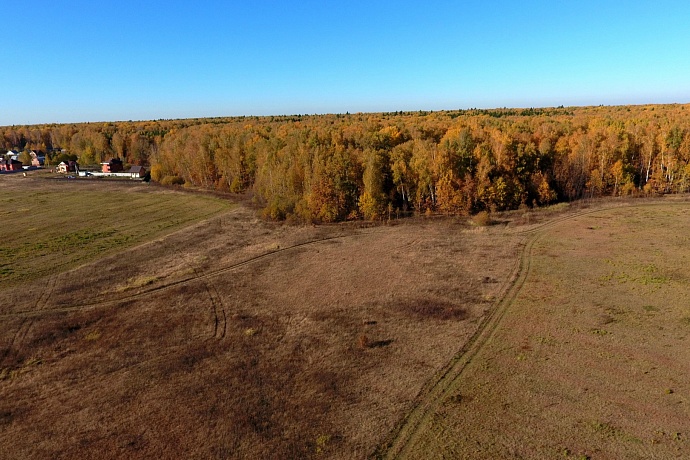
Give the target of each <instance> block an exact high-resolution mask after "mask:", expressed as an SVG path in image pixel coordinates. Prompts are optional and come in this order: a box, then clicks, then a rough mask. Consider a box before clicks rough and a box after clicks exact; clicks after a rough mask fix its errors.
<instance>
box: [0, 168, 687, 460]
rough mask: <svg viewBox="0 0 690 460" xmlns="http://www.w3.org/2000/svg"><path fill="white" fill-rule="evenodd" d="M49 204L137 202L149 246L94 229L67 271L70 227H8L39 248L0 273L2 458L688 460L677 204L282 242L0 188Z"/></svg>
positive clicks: (349, 231) (110, 188)
mask: <svg viewBox="0 0 690 460" xmlns="http://www.w3.org/2000/svg"><path fill="white" fill-rule="evenodd" d="M43 187H45V188H47V189H48V190H49V191H50V193H51V194H54V199H55V200H56V201H57V202H63V201H64V198H65V197H66V196H71V197H72V198H71V199H72V200H77V199H80V198H78V197H81V196H82V195H83V194H85V193H87V192H88V193H93V195H92V198H90V200H93V201H94V205H93V207H94V208H96V209H100V207H99V206H98V205H96V204H95V202H96V201H97V200H98V199H103V200H105V202H110V201H111V200H112V201H119V200H122V202H123V203H124V204H125V206H124V208H125V209H131V208H132V206H129V205H127V203H131V202H132V200H141V201H140V206H139V208H142V207H143V208H144V211H143V212H144V213H148V214H145V215H148V216H150V222H155V224H152V225H148V226H147V225H144V224H142V223H141V222H142V221H141V218H140V217H136V215H124V216H123V217H122V218H121V219H118V221H117V225H120V226H121V227H117V228H116V230H117V232H119V233H117V232H116V233H111V234H108V231H110V230H111V229H112V227H111V226H113V225H115V223H113V222H112V221H107V220H106V221H103V220H98V219H107V218H108V217H107V216H108V214H107V213H105V214H102V213H91V214H85V215H84V216H82V217H80V218H82V219H84V221H83V227H84V228H88V229H90V231H91V232H92V233H95V234H97V235H98V236H97V237H94V239H96V240H100V243H94V244H93V245H90V244H89V243H86V244H85V245H84V246H83V249H84V252H83V254H82V252H81V251H82V249H81V248H82V246H78V245H76V246H75V249H74V250H72V251H71V252H68V254H67V258H68V260H69V263H66V262H63V258H62V257H59V254H58V255H55V254H53V253H52V252H51V251H55V250H56V249H55V248H56V247H57V246H51V244H53V243H52V242H51V241H52V239H51V238H57V239H60V238H62V237H63V236H64V235H65V234H72V233H75V232H77V231H78V230H75V228H74V227H72V226H71V225H72V224H68V223H66V222H65V221H61V220H59V219H60V216H61V214H60V213H49V214H45V215H44V217H43V218H40V219H39V218H36V219H37V220H36V222H35V223H30V224H29V223H27V222H28V220H29V219H32V218H33V217H29V216H31V214H32V213H31V212H27V211H24V212H12V213H6V214H3V215H2V224H3V228H10V227H9V226H11V228H15V229H17V228H23V227H26V226H32V227H36V228H45V229H50V232H51V233H50V235H51V238H49V239H48V242H47V243H46V244H47V245H48V249H49V250H47V251H46V254H44V255H43V257H44V259H42V260H43V261H42V262H40V263H39V262H31V260H32V258H31V257H30V256H29V255H27V254H26V253H25V252H22V251H26V250H27V248H31V246H30V245H29V243H26V244H25V243H24V242H26V241H29V242H30V241H32V240H31V239H28V240H22V242H21V244H15V250H16V251H19V252H3V253H2V254H1V255H2V259H1V260H2V262H1V263H2V264H5V266H6V267H9V268H11V269H12V272H11V273H9V272H8V274H6V275H4V276H8V277H10V278H8V279H7V280H6V282H4V283H3V285H2V286H3V287H4V286H5V285H7V287H8V288H6V289H2V290H1V291H0V325H1V326H0V358H1V359H2V361H1V362H0V453H2V455H0V456H4V457H6V458H86V459H88V458H99V459H100V458H104V457H106V458H123V459H124V458H127V459H131V458H151V457H158V458H165V459H167V458H171V459H172V458H340V459H350V458H367V457H369V456H372V455H377V456H378V455H380V456H387V455H388V456H394V457H395V456H409V457H412V458H463V457H466V458H479V457H484V458H554V457H559V456H560V457H562V456H566V458H567V457H568V456H570V457H572V458H579V457H582V456H590V457H591V458H621V457H629V458H634V457H636V456H637V457H639V458H646V457H647V458H648V457H654V456H657V457H658V458H672V457H673V456H676V457H678V458H681V457H682V455H681V454H682V453H683V452H685V453H687V448H688V444H687V441H686V438H685V437H686V435H687V433H686V430H685V429H684V425H683V424H684V423H685V425H687V423H686V420H687V419H688V415H689V414H688V406H687V404H688V395H689V389H688V386H687V382H688V381H689V379H688V377H689V376H688V372H690V369H688V367H687V362H688V351H687V350H688V346H687V345H688V342H687V341H688V339H687V337H688V332H690V311H689V310H688V303H687V295H688V294H689V293H690V288H688V278H687V275H686V274H685V273H686V269H685V264H684V262H685V259H684V257H687V256H688V250H687V249H686V247H687V244H686V243H687V239H688V237H687V236H686V235H688V233H687V231H685V230H684V228H687V224H688V219H689V218H690V215H689V214H688V213H687V211H686V210H687V209H688V206H690V205H687V204H685V203H684V202H678V204H676V203H668V202H667V201H660V202H659V203H660V204H659V205H657V206H647V205H645V206H637V205H638V204H640V203H644V202H642V201H637V202H632V205H630V204H623V205H621V206H618V207H613V208H611V209H588V210H584V211H583V210H580V211H577V210H570V209H569V208H568V207H561V208H558V209H559V210H558V211H556V212H549V211H548V210H545V211H535V212H530V213H528V214H526V215H523V214H524V213H515V214H513V215H506V216H502V217H499V219H498V222H497V223H496V224H495V225H491V226H488V227H477V226H473V225H471V224H470V223H468V222H467V221H466V220H464V219H446V218H444V219H438V220H436V219H420V220H417V219H408V220H401V221H393V222H391V223H389V224H387V225H378V226H371V225H364V224H362V223H355V224H352V223H348V224H342V225H333V226H318V227H313V226H301V227H296V226H288V225H281V224H275V223H270V222H266V221H263V220H260V219H257V218H256V217H255V214H254V212H253V211H252V210H251V209H249V208H247V207H246V206H244V205H241V204H240V205H237V206H232V207H230V206H228V205H227V204H225V203H224V204H223V205H222V206H219V205H218V201H219V200H217V199H215V198H210V197H205V196H203V195H199V194H190V193H186V192H174V191H164V190H161V189H157V188H155V187H150V188H147V187H146V186H139V187H132V186H130V185H119V184H111V183H96V182H93V183H90V182H89V183H87V182H78V183H77V181H75V182H73V183H72V182H71V183H69V184H66V183H60V184H56V183H54V182H52V181H43V182H41V181H39V180H35V181H32V180H24V181H22V179H20V178H14V177H13V178H10V180H6V178H1V180H0V190H3V192H5V196H9V195H12V196H13V197H15V196H16V197H23V198H22V199H21V200H22V204H21V206H22V208H26V209H29V210H31V209H36V208H40V207H41V206H40V203H38V201H39V200H41V199H45V198H43V197H44V196H45V193H40V192H39V191H40V190H41V189H42V188H43ZM125 193H127V194H130V195H127V196H126V197H125V198H122V195H123V194H125ZM132 195H133V196H132ZM96 196H98V197H101V198H98V199H97V198H94V197H96ZM157 202H159V203H160V206H161V209H163V210H164V211H163V210H161V211H160V212H159V213H158V214H155V213H156V212H158V211H157V208H158V207H157V205H156V203H157ZM177 204H183V205H181V206H178V205H177ZM114 209H121V208H114ZM192 211H193V212H192ZM185 212H187V213H191V214H184V213H185ZM99 216H101V217H99ZM80 225H81V224H80ZM6 226H8V227H6ZM98 232H105V233H104V234H103V235H106V236H103V235H101V234H100V233H98ZM128 232H129V233H128ZM39 233H40V234H43V233H45V232H39ZM119 234H134V235H135V236H133V237H131V238H130V239H128V240H125V241H122V242H120V241H118V242H116V243H112V244H117V250H115V249H108V250H107V251H105V252H101V251H100V250H99V249H98V248H100V247H101V246H100V245H106V246H112V244H106V242H105V241H104V238H109V237H112V236H113V235H119ZM7 254H11V255H7ZM17 254H18V255H17ZM18 261H24V262H22V264H23V265H21V264H19V262H18ZM14 267H27V268H22V269H21V270H23V271H21V272H19V270H18V269H15V268H14ZM15 273H21V275H15ZM25 273H31V274H32V275H31V276H27V275H26V274H25ZM502 299H503V300H502ZM458 363H459V364H461V365H459V364H458ZM439 389H440V390H439ZM419 408H425V409H424V410H422V411H418V409H419ZM416 410H417V411H418V412H419V414H420V415H419V416H418V417H417V418H415V417H414V416H410V415H409V414H414V413H415V411H416Z"/></svg>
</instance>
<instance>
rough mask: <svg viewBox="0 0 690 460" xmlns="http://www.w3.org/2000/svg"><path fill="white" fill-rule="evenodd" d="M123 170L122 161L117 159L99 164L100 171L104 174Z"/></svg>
mask: <svg viewBox="0 0 690 460" xmlns="http://www.w3.org/2000/svg"><path fill="white" fill-rule="evenodd" d="M123 169H124V167H123V165H122V160H120V159H119V158H111V159H110V160H108V161H106V162H104V163H101V171H103V172H104V173H116V172H120V171H122V170H123Z"/></svg>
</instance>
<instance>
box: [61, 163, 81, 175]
mask: <svg viewBox="0 0 690 460" xmlns="http://www.w3.org/2000/svg"><path fill="white" fill-rule="evenodd" d="M57 172H59V173H62V174H67V173H68V172H76V173H78V172H79V163H77V162H76V161H69V162H67V163H65V162H64V161H61V162H60V164H59V165H57Z"/></svg>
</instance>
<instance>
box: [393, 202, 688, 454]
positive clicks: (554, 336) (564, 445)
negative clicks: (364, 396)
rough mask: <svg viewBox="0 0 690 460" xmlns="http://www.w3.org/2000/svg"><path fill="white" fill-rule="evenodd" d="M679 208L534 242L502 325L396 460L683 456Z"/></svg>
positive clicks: (571, 227) (598, 222) (595, 220)
mask: <svg viewBox="0 0 690 460" xmlns="http://www.w3.org/2000/svg"><path fill="white" fill-rule="evenodd" d="M689 228H690V203H688V202H687V201H683V200H679V199H668V200H664V201H654V202H644V201H642V202H633V203H632V206H623V207H616V208H611V209H599V210H593V212H590V213H584V214H582V215H579V216H575V217H573V218H570V219H567V220H563V221H561V222H560V223H556V224H555V225H552V226H549V227H548V228H545V229H544V230H543V231H540V232H538V233H536V234H535V236H533V237H532V239H531V242H532V243H531V245H528V248H527V249H528V250H527V252H526V254H525V257H524V260H525V261H526V264H525V267H524V270H523V272H524V281H523V283H521V285H520V286H519V289H518V290H516V291H515V292H514V295H513V296H509V297H510V298H509V299H508V301H507V302H506V303H505V305H503V307H502V308H504V311H503V312H502V319H501V321H500V322H499V323H498V324H497V326H496V327H495V328H493V330H492V331H491V334H489V335H488V336H487V338H486V340H484V341H483V343H482V345H481V347H478V348H477V349H476V350H474V351H475V354H474V356H473V357H472V358H471V359H470V360H468V361H467V362H466V363H465V364H466V365H465V367H464V369H463V370H462V372H460V373H459V374H458V375H457V376H456V377H455V378H454V380H453V382H452V383H450V384H448V385H447V386H446V389H447V391H446V392H445V393H444V395H443V397H442V398H440V400H438V401H436V404H435V406H434V408H433V410H432V411H429V413H427V414H425V418H424V421H423V422H422V423H421V424H420V425H419V426H418V427H417V429H416V434H415V436H408V439H407V441H408V442H407V444H406V445H405V446H402V447H400V448H399V449H398V450H397V451H396V454H397V455H398V456H399V457H406V458H472V459H476V458H486V459H495V458H510V459H513V458H514V459H518V458H545V459H547V458H572V459H621V458H625V459H653V458H658V459H671V458H678V459H681V458H683V459H684V458H690V441H689V437H690V422H689V420H690V385H689V383H688V382H690V366H689V365H688V363H690V277H689V276H690V275H689V272H688V266H689V262H690V244H689V243H690V232H689V231H688V229H689Z"/></svg>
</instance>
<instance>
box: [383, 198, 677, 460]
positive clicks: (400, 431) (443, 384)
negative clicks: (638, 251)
mask: <svg viewBox="0 0 690 460" xmlns="http://www.w3.org/2000/svg"><path fill="white" fill-rule="evenodd" d="M656 204H657V203H656V202H654V203H636V204H633V205H623V206H602V207H597V208H595V209H586V210H583V211H578V212H575V213H572V214H567V215H564V216H560V217H556V218H554V219H551V220H549V221H546V222H543V223H541V224H536V225H534V226H533V227H531V228H528V229H525V230H518V231H516V233H517V234H519V235H523V236H524V238H523V240H522V241H520V242H519V243H518V247H520V246H522V250H521V251H520V253H519V255H518V257H517V262H516V265H515V268H514V269H513V272H512V274H511V276H510V278H509V279H508V281H507V282H506V283H505V284H504V286H503V287H502V288H501V293H502V294H501V295H500V297H499V300H498V301H497V302H496V304H495V307H494V308H493V309H492V311H491V313H489V314H488V315H487V316H486V317H485V318H484V320H483V321H482V323H481V324H480V326H479V328H478V329H477V331H476V332H475V333H474V335H473V336H472V337H471V338H470V340H469V341H467V342H466V343H465V344H464V345H463V347H462V348H461V349H460V351H459V352H458V353H456V355H455V356H454V357H453V358H452V359H451V360H450V362H448V364H446V366H444V367H443V369H441V371H439V372H437V373H436V374H435V375H434V377H433V378H432V379H431V380H430V381H429V382H428V383H427V384H426V385H425V386H424V387H423V388H422V389H421V391H420V392H419V394H418V395H417V397H416V399H415V403H414V407H413V408H412V409H411V410H410V411H409V412H408V413H407V415H406V416H405V417H404V418H403V419H402V420H401V421H400V422H399V423H398V424H397V425H396V426H395V428H394V429H393V430H392V432H391V434H389V436H388V437H387V438H386V440H385V441H384V442H383V443H382V444H380V445H379V446H378V447H377V448H376V450H375V451H374V453H373V454H372V456H371V457H372V458H376V459H395V458H406V457H407V456H408V455H409V454H411V453H412V452H411V451H412V449H413V447H414V445H415V443H416V442H417V441H418V440H419V438H420V436H421V434H422V433H423V431H424V429H425V427H426V426H427V424H428V422H429V419H430V418H431V417H432V416H433V414H434V413H435V412H436V410H437V409H438V408H439V406H440V405H441V403H442V402H443V401H444V400H445V399H446V398H447V397H448V396H449V395H451V394H452V393H453V392H454V391H455V389H456V388H457V383H458V382H459V379H460V377H462V373H463V371H464V370H465V369H466V367H467V365H468V364H470V362H472V360H473V359H474V357H475V356H476V355H477V354H478V353H479V351H480V350H481V349H482V348H483V347H484V345H486V344H487V343H489V342H490V341H491V339H492V337H493V336H494V334H495V332H496V330H497V328H498V326H499V324H500V322H501V319H502V318H503V316H504V315H505V313H506V311H507V310H508V308H509V307H510V305H511V304H512V303H513V301H514V300H515V298H516V297H517V296H518V294H519V293H520V291H521V290H522V287H523V286H524V284H525V282H526V280H527V278H528V276H529V272H530V267H531V262H532V248H533V247H534V244H535V243H536V242H537V241H538V240H539V238H540V237H541V236H542V235H543V234H544V232H545V231H546V230H548V229H550V228H552V227H554V226H556V225H558V224H561V223H563V222H566V221H569V220H573V219H577V218H579V217H583V216H587V215H590V214H595V213H600V212H605V211H611V210H614V209H624V208H628V209H630V208H639V207H645V206H655V205H656ZM665 204H682V205H685V206H687V203H665Z"/></svg>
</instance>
